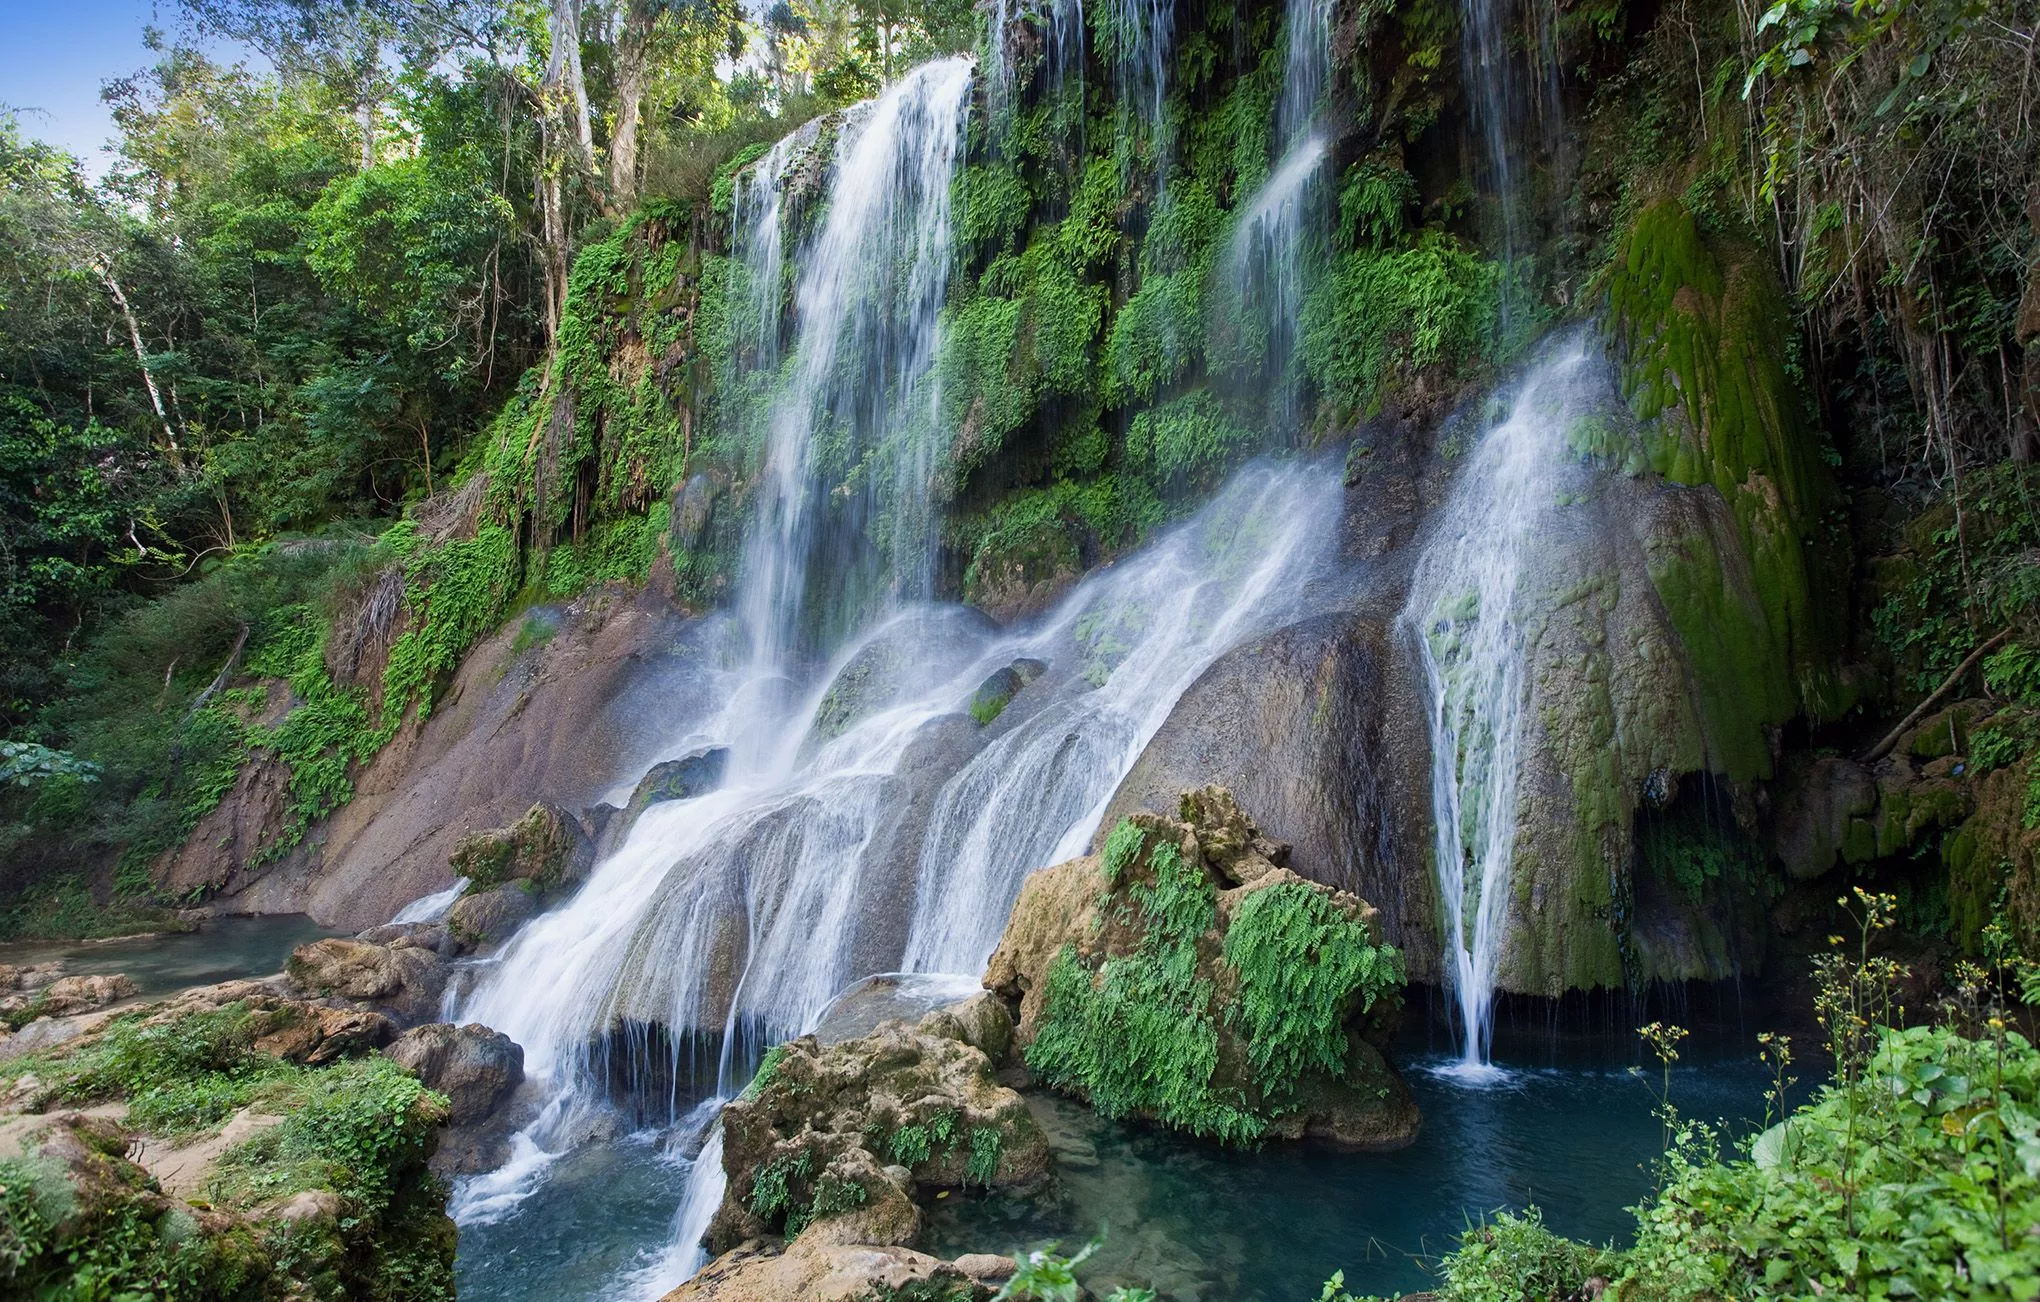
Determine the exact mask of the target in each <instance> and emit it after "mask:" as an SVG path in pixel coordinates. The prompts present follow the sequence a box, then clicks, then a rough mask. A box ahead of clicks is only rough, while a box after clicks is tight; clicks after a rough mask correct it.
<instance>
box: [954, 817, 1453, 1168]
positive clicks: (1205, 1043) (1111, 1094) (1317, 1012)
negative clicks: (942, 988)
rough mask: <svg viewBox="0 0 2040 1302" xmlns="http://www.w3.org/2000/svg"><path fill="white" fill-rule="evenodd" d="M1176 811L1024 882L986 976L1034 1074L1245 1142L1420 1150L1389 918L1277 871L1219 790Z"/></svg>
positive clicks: (1282, 849) (1275, 861) (1099, 1102)
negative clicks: (1400, 1066) (1397, 1040)
mask: <svg viewBox="0 0 2040 1302" xmlns="http://www.w3.org/2000/svg"><path fill="white" fill-rule="evenodd" d="M1180 812H1181V817H1180V818H1174V819H1172V818H1167V817H1164V816H1161V815H1155V814H1135V815H1133V816H1131V817H1129V818H1127V819H1125V820H1122V821H1121V822H1120V823H1119V824H1118V825H1117V826H1116V827H1115V828H1114V830H1113V832H1112V834H1111V835H1110V836H1109V837H1108V838H1107V839H1106V844H1105V848H1104V850H1103V852H1102V853H1100V854H1097V855H1091V856H1087V857H1085V858H1082V859H1077V860H1072V861H1071V862H1069V863H1066V864H1061V865H1058V866H1057V867H1054V868H1050V869H1046V870H1044V871H1042V872H1038V873H1036V874H1034V875H1033V876H1032V877H1030V878H1028V880H1027V884H1026V886H1025V887H1024V888H1023V889H1022V891H1021V894H1020V899H1019V902H1018V903H1017V904H1016V905H1015V906H1014V909H1013V916H1012V920H1011V922H1010V923H1009V924H1008V926H1007V929H1006V932H1005V935H1004V936H1003V937H1002V938H1001V940H1000V942H999V947H998V950H997V951H996V952H995V953H994V954H993V955H992V961H991V964H990V966H989V968H988V969H987V971H986V973H985V986H986V988H987V989H989V990H991V991H993V992H994V993H995V994H997V995H999V996H1000V997H1001V998H1003V999H1005V1000H1007V1001H1008V1002H1009V1003H1010V1004H1011V1005H1012V1006H1013V1007H1014V1008H1016V1009H1017V1011H1018V1014H1019V1019H1018V1031H1017V1036H1016V1045H1017V1047H1018V1049H1019V1051H1020V1054H1021V1056H1022V1058H1023V1059H1024V1061H1025V1062H1026V1064H1027V1066H1028V1068H1029V1069H1030V1070H1031V1071H1032V1072H1033V1073H1034V1075H1035V1076H1036V1078H1037V1079H1039V1080H1041V1081H1042V1082H1043V1083H1045V1084H1048V1085H1051V1086H1053V1087H1055V1088H1057V1089H1060V1090H1063V1091H1066V1092H1069V1093H1072V1094H1075V1095H1078V1096H1079V1097H1085V1098H1088V1099H1089V1100H1090V1102H1091V1103H1092V1105H1093V1106H1094V1107H1096V1108H1097V1109H1098V1110H1099V1111H1100V1112H1102V1113H1104V1114H1106V1115H1108V1116H1112V1115H1134V1116H1143V1117H1147V1118H1149V1119H1152V1120H1155V1121H1159V1122H1161V1123H1163V1124H1165V1125H1169V1126H1172V1127H1175V1128H1178V1129H1183V1130H1188V1131H1191V1132H1193V1133H1197V1134H1203V1135H1209V1136H1211V1137H1214V1138H1219V1139H1223V1140H1228V1141H1232V1142H1253V1141H1256V1140H1259V1139H1261V1138H1263V1137H1264V1136H1274V1137H1285V1138H1299V1137H1304V1136H1308V1137H1311V1138H1313V1139H1318V1140H1322V1141H1324V1142H1328V1143H1332V1144H1335V1145H1340V1146H1345V1147H1356V1148H1390V1147H1396V1146H1399V1145H1402V1144H1406V1143H1408V1142H1409V1141H1410V1140H1411V1139H1412V1138H1414V1137H1415V1135H1416V1130H1417V1125H1418V1116H1417V1109H1416V1104H1415V1102H1414V1100H1413V1099H1412V1098H1411V1097H1410V1093H1409V1090H1408V1087H1407V1086H1405V1085H1404V1083H1403V1081H1402V1078H1401V1077H1400V1076H1399V1075H1397V1073H1396V1071H1395V1069H1394V1068H1393V1067H1392V1066H1391V1065H1390V1064H1389V1063H1388V1060H1387V1059H1386V1058H1385V1057H1384V1056H1383V1055H1382V1052H1381V1046H1382V1045H1384V1044H1386V1043H1388V1042H1389V1040H1390V1039H1391V1037H1392V1036H1393V1033H1394V1030H1395V1026H1396V1023H1397V1020H1398V1018H1399V1015H1400V1010H1401V990H1402V979H1403V978H1402V970H1401V961H1400V956H1399V955H1398V954H1397V953H1396V952H1395V951H1394V950H1393V949H1392V948H1390V947H1387V946H1385V945H1383V944H1381V932H1380V917H1379V914H1378V913H1377V912H1376V911H1375V910H1374V909H1373V908H1371V907H1370V906H1369V905H1367V904H1366V903H1365V902H1364V901H1362V900H1360V899H1359V898H1358V897H1356V896H1353V895H1350V894H1347V893H1345V892H1343V891H1337V890H1333V889H1332V888H1330V887H1326V886H1323V885H1320V884H1317V883H1314V882H1310V881H1307V880H1305V879H1304V878H1303V877H1301V876H1299V875H1298V874H1297V873H1295V872H1294V871H1292V870H1291V869H1290V868H1288V867H1286V866H1284V865H1285V864H1286V863H1287V862H1288V861H1289V858H1290V849H1289V847H1288V846H1286V845H1284V844H1282V843H1281V842H1277V841H1274V840H1273V839H1272V838H1269V837H1267V836H1265V835H1264V834H1262V832H1261V831H1260V829H1259V828H1258V827H1257V826H1256V825H1255V824H1254V823H1253V821H1252V820H1251V819H1250V818H1248V817H1247V815H1246V814H1245V813H1244V812H1242V811H1241V810H1240V808H1239V806H1238V804H1237V803H1236V802H1235V801H1234V800H1233V798H1232V795H1231V793H1230V792H1228V791H1226V790H1225V789H1223V788H1220V787H1206V788H1203V789H1201V790H1196V791H1189V792H1185V793H1183V795H1182V798H1181V802H1180Z"/></svg>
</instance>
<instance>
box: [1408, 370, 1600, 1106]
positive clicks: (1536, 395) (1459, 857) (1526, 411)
mask: <svg viewBox="0 0 2040 1302" xmlns="http://www.w3.org/2000/svg"><path fill="white" fill-rule="evenodd" d="M1589 347H1590V346H1589V344H1588V343H1587V342H1586V341H1585V340H1584V339H1583V338H1578V337H1576V338H1574V339H1572V340H1570V341H1569V342H1567V343H1565V344H1563V345H1562V346H1560V347H1558V348H1557V349H1556V350H1555V351H1554V352H1553V353H1552V354H1551V355H1549V356H1548V357H1546V358H1545V359H1544V360H1543V361H1541V362H1539V363H1538V364H1537V365H1535V366H1534V367H1532V368H1531V370H1530V371H1529V373H1528V374H1527V375H1526V376H1525V377H1524V378H1523V379H1522V380H1521V381H1520V382H1519V384H1518V385H1517V386H1516V388H1515V390H1514V392H1513V393H1511V394H1509V395H1508V397H1507V404H1508V405H1507V408H1506V412H1505V414H1504V415H1503V416H1502V417H1501V419H1500V420H1498V421H1497V422H1496V423H1495V424H1494V425H1493V426H1492V427H1491V428H1490V429H1488V430H1487V431H1486V433H1485V434H1484V435H1483V436H1482V438H1481V441H1480V444H1479V446H1478V447H1476V448H1475V449H1474V450H1473V453H1472V456H1471V458H1470V460H1469V463H1468V464H1467V466H1466V467H1465V469H1463V470H1462V471H1460V474H1459V478H1458V482H1457V483H1455V484H1454V485H1453V489H1452V496H1451V499H1450V500H1449V501H1448V503H1447V504H1446V506H1445V510H1444V514H1443V517H1442V519H1441V520H1440V522H1439V525H1438V529H1437V532H1436V533H1435V534H1434V535H1433V536H1432V538H1431V539H1430V541H1429V542H1428V543H1427V544H1426V545H1425V548H1424V552H1423V555H1422V557H1421V558H1420V559H1419V560H1418V562H1417V568H1416V573H1415V575H1414V578H1413V580H1412V583H1411V586H1410V596H1409V600H1408V603H1407V604H1406V605H1405V606H1404V608H1403V612H1402V620H1403V622H1404V623H1405V625H1407V626H1408V627H1409V628H1410V629H1411V630H1412V631H1413V633H1414V634H1415V641H1416V645H1417V651H1418V656H1419V659H1420V660H1421V662H1422V665H1423V670H1424V677H1425V681H1426V683H1427V684H1428V686H1429V688H1430V694H1431V700H1430V711H1429V714H1430V730H1431V805H1432V819H1433V824H1434V828H1435V843H1434V847H1433V852H1434V857H1435V860H1436V871H1437V877H1438V894H1439V898H1440V901H1441V903H1442V905H1443V907H1444V911H1445V917H1444V918H1443V920H1442V921H1443V923H1444V926H1443V937H1442V939H1443V942H1444V943H1443V946H1442V949H1443V957H1444V963H1445V970H1446V974H1447V979H1448V980H1449V982H1450V984H1451V986H1452V991H1453V995H1454V1001H1455V1003H1456V1004H1457V1012H1458V1020H1459V1027H1460V1035H1461V1042H1460V1057H1461V1067H1462V1068H1463V1069H1465V1070H1466V1071H1468V1072H1470V1073H1473V1074H1476V1075H1477V1074H1480V1073H1482V1072H1483V1071H1484V1070H1485V1069H1487V1065H1488V1052H1489V1044H1490V1040H1491V1037H1492V1034H1493V1011H1494V991H1495V980H1496V975H1497V972H1498V970H1499V964H1500V960H1501V955H1502V945H1503V942H1504V940H1505V938H1506V937H1505V935H1504V932H1505V930H1506V928H1505V925H1504V924H1505V920H1506V918H1507V906H1508V898H1509V892H1510V886H1511V876H1512V871H1511V870H1512V868H1513V866H1514V862H1515V853H1516V810H1517V802H1518V799H1519V793H1518V790H1517V776H1518V772H1519V768H1520V763H1521V757H1522V746H1523V740H1524V727H1525V723H1526V719H1525V713H1524V711H1525V706H1526V704H1527V701H1528V698H1529V692H1530V683H1529V680H1528V664H1529V654H1528V651H1529V633H1528V628H1527V626H1528V624H1529V623H1530V621H1531V620H1532V618H1533V617H1534V615H1535V612H1536V608H1537V602H1538V599H1539V591H1538V586H1537V585H1538V583H1539V582H1540V567H1539V550H1540V549H1539V545H1538V538H1539V534H1540V532H1541V531H1543V530H1544V529H1546V528H1548V527H1549V525H1550V522H1551V519H1552V516H1553V514H1554V512H1556V511H1558V510H1559V509H1561V508H1562V507H1563V506H1564V505H1565V503H1564V501H1563V500H1562V494H1563V492H1564V489H1565V479H1564V471H1565V468H1566V466H1567V465H1568V462H1569V458H1568V455H1567V449H1566V436H1567V422H1568V417H1569V416H1570V415H1571V414H1572V413H1573V408H1572V405H1571V403H1570V402H1569V401H1568V399H1569V391H1570V389H1571V387H1572V386H1573V384H1574V383H1575V381H1576V380H1578V379H1580V378H1583V377H1584V375H1585V373H1586V372H1587V371H1588V370H1589V368H1590V355H1589Z"/></svg>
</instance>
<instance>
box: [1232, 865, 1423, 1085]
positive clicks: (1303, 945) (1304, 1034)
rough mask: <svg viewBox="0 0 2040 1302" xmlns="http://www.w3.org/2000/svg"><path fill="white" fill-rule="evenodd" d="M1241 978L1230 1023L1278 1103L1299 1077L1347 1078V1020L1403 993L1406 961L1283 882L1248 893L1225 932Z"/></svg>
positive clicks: (1303, 888) (1311, 894)
mask: <svg viewBox="0 0 2040 1302" xmlns="http://www.w3.org/2000/svg"><path fill="white" fill-rule="evenodd" d="M1225 961H1226V963H1227V964H1228V965H1230V966H1231V967H1232V968H1233V970H1234V971H1236V972H1237V973H1238V974H1239V1001H1238V1002H1237V1003H1236V1004H1234V1005H1232V1006H1231V1007H1230V1008H1228V1009H1227V1010H1226V1019H1227V1021H1228V1023H1230V1024H1232V1025H1234V1026H1236V1027H1238V1028H1239V1029H1240V1030H1241V1031H1243V1032H1244V1034H1245V1036H1246V1041H1247V1059H1248V1061H1249V1062H1251V1063H1252V1064H1253V1067H1254V1072H1255V1076H1256V1078H1257V1079H1258V1081H1259V1083H1260V1086H1261V1090H1262V1092H1263V1093H1264V1094H1265V1095H1266V1096H1268V1097H1270V1098H1280V1097H1282V1096H1283V1095H1284V1094H1286V1093H1288V1092H1289V1091H1291V1090H1293V1089H1294V1088H1295V1086H1296V1082H1297V1080H1298V1079H1299V1078H1301V1077H1302V1076H1303V1075H1304V1073H1306V1072H1309V1071H1322V1072H1325V1073H1326V1074H1328V1075H1332V1076H1344V1075H1345V1074H1346V1050H1347V1041H1346V1030H1345V1023H1346V1021H1347V1018H1348V1017H1349V1015H1350V1014H1351V1013H1352V1012H1353V1010H1354V1005H1355V1004H1357V1005H1358V1006H1359V1009H1360V1011H1362V1012H1364V1011H1366V1010H1368V1009H1370V1008H1372V1007H1374V1005H1375V1003H1376V1002H1377V1001H1379V1000H1382V999H1387V998H1392V997H1394V996H1395V995H1397V994H1399V993H1400V992H1401V990H1402V986H1403V969H1402V955H1401V954H1400V953H1399V952H1397V950H1396V949H1395V947H1394V946H1391V945H1375V944H1373V943H1371V937H1370V936H1369V934H1368V930H1367V928H1366V926H1365V925H1364V924H1362V923H1359V922H1355V921H1353V920H1352V919H1350V918H1348V917H1347V916H1346V915H1345V914H1344V913H1342V912H1340V911H1339V907H1338V906H1337V905H1336V904H1334V903H1332V900H1331V897H1329V896H1328V895H1326V894H1325V893H1324V892H1323V891H1319V890H1313V889H1312V888H1311V887H1309V886H1307V885H1305V884H1303V883H1301V882H1286V883H1283V884H1281V885H1278V886H1270V887H1266V888H1264V889H1262V890H1258V891H1255V892H1253V893H1252V894H1250V895H1248V896H1247V897H1246V899H1245V900H1244V901H1242V902H1241V904H1240V907H1239V911H1238V913H1236V914H1235V915H1234V916H1233V920H1232V925H1231V926H1229V927H1227V928H1226V933H1225Z"/></svg>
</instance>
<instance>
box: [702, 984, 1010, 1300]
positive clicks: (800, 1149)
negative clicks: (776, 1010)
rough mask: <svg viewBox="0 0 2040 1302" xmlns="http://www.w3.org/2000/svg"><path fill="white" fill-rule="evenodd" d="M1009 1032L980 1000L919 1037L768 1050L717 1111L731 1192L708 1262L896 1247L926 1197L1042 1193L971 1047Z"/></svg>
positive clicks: (1005, 1092) (907, 1030)
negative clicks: (813, 1246) (736, 1095)
mask: <svg viewBox="0 0 2040 1302" xmlns="http://www.w3.org/2000/svg"><path fill="white" fill-rule="evenodd" d="M1010 1031H1011V1023H1010V1020H1009V1019H1008V1017H1007V1015H1006V1011H1005V1009H1004V1008H1003V1007H1001V1006H1000V1005H999V1004H998V1003H997V1002H996V1001H994V1000H991V999H988V998H984V997H979V998H978V999H975V1000H972V1001H970V1002H969V1003H968V1004H966V1005H965V1006H963V1007H961V1008H959V1009H957V1010H954V1011H950V1010H942V1011H938V1012H936V1013H931V1014H929V1015H928V1016H927V1017H926V1018H923V1019H922V1021H921V1023H920V1024H919V1025H917V1026H911V1027H910V1026H908V1025H907V1024H905V1023H904V1022H885V1023H882V1024H881V1025H880V1026H879V1027H878V1028H877V1029H876V1030H875V1031H873V1032H872V1033H871V1034H869V1035H867V1036H864V1037H862V1038H859V1039H855V1040H844V1041H840V1042H838V1043H835V1044H831V1045H828V1046H823V1045H822V1044H820V1043H819V1042H817V1041H816V1040H815V1039H814V1038H813V1037H811V1036H805V1037H802V1038H801V1039H798V1040H794V1041H791V1042H790V1043H787V1044H784V1045H781V1046H779V1047H778V1048H776V1049H774V1050H773V1051H772V1053H771V1054H770V1055H768V1057H767V1058H766V1060H765V1062H764V1064H763V1065H762V1066H760V1068H759V1070H758V1075H757V1078H756V1079H755V1080H754V1081H753V1082H752V1085H751V1088H750V1089H748V1090H746V1091H745V1093H744V1096H743V1097H742V1098H740V1099H738V1100H737V1101H736V1102H734V1103H732V1104H730V1105H729V1107H728V1108H726V1109H724V1111H723V1169H724V1171H725V1173H726V1174H727V1176H728V1184H727V1187H726V1189H725V1191H724V1194H723V1203H722V1206H721V1207H720V1208H719V1209H718V1210H717V1212H716V1216H715V1220H714V1222H713V1223H712V1224H711V1226H710V1228H709V1233H708V1239H709V1244H710V1246H711V1248H713V1249H716V1250H719V1251H723V1250H728V1249H731V1248H733V1247H735V1246H737V1245H738V1244H740V1243H743V1242H744V1241H746V1240H750V1239H756V1238H759V1237H762V1236H765V1235H769V1234H777V1235H780V1236H782V1237H785V1238H788V1239H793V1240H796V1241H797V1242H799V1243H807V1242H810V1241H812V1240H814V1239H816V1238H817V1237H819V1238H820V1239H822V1240H824V1241H827V1242H829V1243H835V1244H844V1243H861V1244H880V1245H898V1244H905V1243H908V1242H910V1241H912V1239H913V1238H914V1236H915V1235H916V1234H917V1233H918V1232H919V1230H920V1226H921V1214H920V1209H919V1207H918V1206H917V1205H916V1203H915V1197H916V1195H917V1193H919V1192H920V1191H921V1190H923V1189H956V1188H963V1187H976V1188H981V1189H990V1188H999V1189H1025V1188H1028V1187H1031V1186H1034V1185H1037V1184H1039V1183H1040V1182H1041V1181H1043V1180H1044V1179H1046V1178H1047V1176H1048V1174H1049V1155H1048V1141H1047V1139H1046V1137H1044V1136H1043V1134H1042V1133H1041V1128H1040V1127H1039V1126H1038V1125H1037V1124H1036V1123H1035V1121H1034V1118H1033V1116H1032V1115H1031V1114H1030V1113H1029V1112H1028V1111H1027V1105H1026V1103H1025V1102H1024V1101H1023V1100H1022V1099H1021V1097H1020V1096H1019V1095H1018V1094H1016V1093H1014V1092H1013V1091H1012V1090H1010V1089H1007V1088H1005V1087H1004V1086H1002V1085H1000V1084H999V1083H998V1082H997V1080H996V1079H994V1075H993V1071H994V1067H993V1062H992V1059H991V1058H989V1057H987V1056H986V1053H985V1050H984V1048H982V1047H980V1046H981V1045H984V1044H988V1045H991V1046H992V1047H994V1048H999V1049H1003V1047H1004V1046H1003V1041H1004V1039H1005V1038H1006V1037H1007V1036H1008V1035H1010ZM966 1036H968V1037H970V1039H969V1040H967V1039H966V1038H965V1037H966ZM702 1296H710V1295H706V1294H704V1295H702ZM733 1296H734V1295H733ZM785 1296H795V1295H793V1294H787V1295H785ZM799 1296H806V1295H805V1294H801V1295H799Z"/></svg>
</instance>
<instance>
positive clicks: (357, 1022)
mask: <svg viewBox="0 0 2040 1302" xmlns="http://www.w3.org/2000/svg"><path fill="white" fill-rule="evenodd" d="M395 1033H396V1027H394V1026H393V1025H391V1023H390V1019H389V1018H387V1017H384V1016H383V1015H382V1014H381V1013H377V1012H371V1011H369V1010H368V1009H363V1008H318V1007H312V1006H308V1005H307V1006H302V1011H300V1012H299V1013H298V1015H297V1016H294V1017H292V1018H290V1019H289V1020H288V1021H286V1022H285V1023H284V1024H283V1025H281V1026H279V1027H277V1028H276V1029H275V1030H273V1031H270V1032H269V1033H268V1034H266V1035H263V1036H261V1037H259V1038H258V1039H257V1040H256V1041H255V1047H256V1048H257V1049H259V1050H260V1051H262V1052H263V1053H273V1054H275V1055H276V1056H277V1057H279V1058H282V1059H284V1060H285V1061H287V1062H297V1063H303V1064H305V1065H306V1066H310V1067H318V1066H323V1065H324V1064H326V1063H329V1062H335V1061H338V1060H339V1059H341V1058H345V1057H349V1056H351V1055H354V1054H360V1053H367V1052H368V1051H369V1050H371V1049H375V1048H380V1047H381V1046H382V1045H385V1044H388V1043H389V1040H390V1036H392V1035H393V1034H395Z"/></svg>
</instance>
